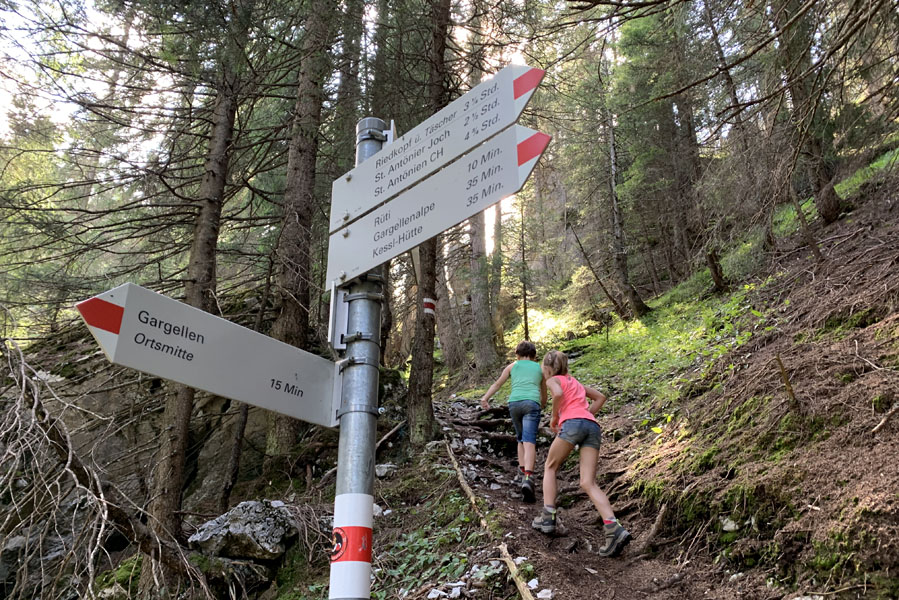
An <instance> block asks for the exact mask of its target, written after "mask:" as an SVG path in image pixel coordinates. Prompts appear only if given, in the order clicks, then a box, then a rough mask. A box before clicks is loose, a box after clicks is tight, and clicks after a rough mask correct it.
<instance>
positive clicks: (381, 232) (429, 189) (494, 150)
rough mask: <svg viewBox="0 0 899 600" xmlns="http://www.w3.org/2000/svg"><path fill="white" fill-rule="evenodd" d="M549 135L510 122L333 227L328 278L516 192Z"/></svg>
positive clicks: (381, 258)
mask: <svg viewBox="0 0 899 600" xmlns="http://www.w3.org/2000/svg"><path fill="white" fill-rule="evenodd" d="M549 140H550V137H549V136H548V135H546V134H545V133H540V132H539V131H534V130H533V129H528V128H527V127H522V126H520V125H515V126H513V127H510V128H508V129H507V130H506V131H504V132H502V133H500V134H499V135H497V136H495V137H494V138H493V139H491V140H490V141H488V142H486V143H484V144H483V145H481V146H478V147H477V148H476V149H475V150H474V151H473V152H470V153H468V154H466V155H465V156H463V157H462V158H460V159H459V160H457V161H456V162H454V163H453V164H451V165H449V166H448V167H446V168H444V169H443V170H442V171H439V172H438V173H437V174H436V175H434V176H432V177H430V178H428V179H425V180H424V181H423V182H421V183H420V184H418V185H417V186H415V187H414V188H412V189H410V190H407V191H405V192H403V193H402V194H400V195H399V196H397V197H396V198H394V199H392V200H391V201H390V202H388V203H387V204H384V205H383V206H381V207H379V208H377V209H375V210H374V211H372V212H370V213H368V214H367V215H365V216H364V217H362V218H361V219H359V220H358V221H356V222H355V223H352V224H351V225H349V226H348V227H345V228H343V229H341V230H340V231H337V232H336V233H332V234H331V238H330V241H329V245H328V273H327V279H326V280H327V281H328V282H329V283H331V282H336V283H337V284H338V285H340V284H341V283H342V282H344V281H347V280H349V279H352V278H353V277H356V276H358V275H361V274H363V273H365V272H366V271H368V270H370V269H372V268H374V267H376V266H378V265H380V264H381V263H384V262H387V261H388V260H390V259H391V258H393V257H394V256H397V255H399V254H402V253H403V252H405V251H407V250H410V249H411V248H414V247H416V246H418V245H419V244H421V243H422V242H424V241H425V240H428V239H430V238H432V237H434V236H435V235H437V234H438V233H441V232H443V231H445V230H447V229H449V228H450V227H452V226H453V225H456V224H457V223H460V222H462V221H464V220H465V219H467V218H469V217H471V216H472V215H474V214H477V213H479V212H481V211H482V210H484V209H485V208H487V207H489V206H490V205H492V204H495V203H496V202H499V201H500V200H502V199H503V198H505V197H506V196H510V195H512V194H514V193H515V192H517V191H518V190H520V189H521V188H522V186H523V185H524V182H525V181H526V180H527V178H528V175H530V174H531V171H532V170H533V169H534V166H535V165H536V164H537V159H539V158H540V155H541V154H543V150H544V149H545V148H546V145H547V144H548V143H549ZM375 156H377V155H375ZM369 160H370V161H373V160H374V159H373V158H372V159H369ZM363 164H365V163H363Z"/></svg>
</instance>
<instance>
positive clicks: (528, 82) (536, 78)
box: [512, 69, 546, 100]
mask: <svg viewBox="0 0 899 600" xmlns="http://www.w3.org/2000/svg"><path fill="white" fill-rule="evenodd" d="M545 73H546V71H544V70H543V69H529V70H528V71H527V72H526V73H525V74H524V75H520V76H518V77H517V78H516V79H515V81H513V82H512V90H513V96H514V97H515V99H516V100H518V99H519V98H521V97H522V96H524V95H525V94H527V93H528V92H530V91H531V90H533V89H534V88H536V87H537V86H538V85H540V82H541V81H542V80H543V75H544V74H545Z"/></svg>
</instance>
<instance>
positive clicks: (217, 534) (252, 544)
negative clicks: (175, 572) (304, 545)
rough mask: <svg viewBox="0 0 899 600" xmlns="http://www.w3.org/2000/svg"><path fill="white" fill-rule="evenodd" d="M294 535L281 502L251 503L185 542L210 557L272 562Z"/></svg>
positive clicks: (206, 526)
mask: <svg viewBox="0 0 899 600" xmlns="http://www.w3.org/2000/svg"><path fill="white" fill-rule="evenodd" d="M296 534H297V528H296V525H295V524H294V520H293V518H292V517H291V515H290V511H288V510H287V507H285V506H284V503H283V502H279V501H269V500H263V501H261V502H260V501H256V500H252V501H247V502H241V503H240V504H238V505H237V506H235V507H234V508H232V509H231V510H229V511H228V512H226V513H225V514H223V515H221V516H220V517H217V518H216V519H213V520H212V521H208V522H206V523H204V524H203V525H201V526H200V529H199V530H198V531H197V533H195V534H193V535H192V536H190V539H189V540H188V542H189V543H190V545H191V547H192V548H195V549H197V550H199V551H201V552H203V553H204V554H207V555H210V556H223V557H228V558H249V559H259V560H274V559H277V558H279V557H280V556H281V555H282V554H284V552H285V550H286V543H287V540H288V539H289V538H291V537H293V536H294V535H296Z"/></svg>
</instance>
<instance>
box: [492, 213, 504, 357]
mask: <svg viewBox="0 0 899 600" xmlns="http://www.w3.org/2000/svg"><path fill="white" fill-rule="evenodd" d="M502 204H503V203H502V202H497V203H496V205H495V206H494V207H493V210H494V221H493V255H492V256H491V258H490V273H489V276H490V279H489V283H490V295H489V298H490V324H491V325H492V326H493V343H494V345H495V346H496V349H497V353H498V354H499V355H500V356H502V355H504V354H505V353H506V330H505V324H504V323H503V321H504V317H505V315H504V314H503V310H502V303H501V302H500V296H501V294H502V282H503V209H502Z"/></svg>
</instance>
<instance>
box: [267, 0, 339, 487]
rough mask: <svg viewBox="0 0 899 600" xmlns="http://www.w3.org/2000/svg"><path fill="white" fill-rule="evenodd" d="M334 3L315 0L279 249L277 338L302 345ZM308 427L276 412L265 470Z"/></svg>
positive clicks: (276, 465)
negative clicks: (279, 307) (319, 141)
mask: <svg viewBox="0 0 899 600" xmlns="http://www.w3.org/2000/svg"><path fill="white" fill-rule="evenodd" d="M333 7H334V3H332V2H329V1H327V0H315V1H314V2H312V3H311V4H310V6H309V15H308V19H307V21H306V35H305V38H304V40H303V57H304V58H303V62H302V64H301V66H300V73H299V77H298V80H297V100H296V105H295V108H294V115H293V124H292V133H291V139H290V145H289V147H288V154H287V178H286V187H285V190H284V209H283V210H284V212H283V215H282V223H281V240H280V242H279V246H278V248H279V251H278V263H279V264H278V267H279V268H278V277H277V282H278V289H279V292H280V296H281V311H280V313H279V314H278V317H277V318H276V319H275V323H274V325H273V326H272V337H274V338H275V339H277V340H281V341H282V342H285V343H287V344H290V345H292V346H296V347H297V348H301V349H307V348H308V345H309V300H310V289H311V276H310V272H311V253H310V249H311V248H312V247H313V231H312V223H313V222H314V221H315V208H316V204H315V163H316V159H317V158H318V139H319V137H318V136H319V127H320V126H321V119H322V104H323V103H324V85H325V82H326V80H327V79H328V75H329V74H330V71H331V69H330V67H331V65H330V63H329V60H328V48H329V47H330V46H331V45H332V42H333V29H332V27H331V23H332V22H333V21H335V20H336V19H335V14H334V8H333ZM301 427H302V424H301V422H300V421H298V420H296V419H293V418H291V417H288V416H285V415H276V414H274V413H272V416H271V426H270V429H269V432H268V437H267V440H266V459H265V469H264V470H265V472H266V473H268V474H271V473H274V472H276V471H281V472H285V473H288V474H289V471H290V461H289V454H290V451H291V449H292V448H293V445H294V444H295V443H296V439H297V435H298V434H299V431H300V429H301Z"/></svg>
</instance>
